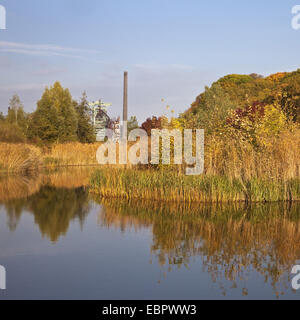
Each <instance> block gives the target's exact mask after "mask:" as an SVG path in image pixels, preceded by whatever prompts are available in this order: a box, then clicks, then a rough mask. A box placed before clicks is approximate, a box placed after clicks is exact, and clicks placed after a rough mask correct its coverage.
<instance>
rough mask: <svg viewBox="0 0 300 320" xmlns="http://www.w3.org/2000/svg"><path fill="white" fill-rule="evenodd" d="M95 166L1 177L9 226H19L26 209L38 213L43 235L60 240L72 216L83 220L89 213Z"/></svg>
mask: <svg viewBox="0 0 300 320" xmlns="http://www.w3.org/2000/svg"><path fill="white" fill-rule="evenodd" d="M93 170H94V169H93V168H91V167H84V168H71V169H68V168H67V169H63V170H62V169H59V170H58V169H53V170H50V171H49V172H47V173H46V172H43V173H38V174H36V175H31V176H9V177H2V178H1V180H0V204H3V205H4V206H5V208H6V212H7V216H8V226H9V228H10V230H15V229H16V228H17V225H18V223H19V220H20V217H21V215H22V212H23V211H24V210H25V209H26V210H28V211H30V212H32V213H33V214H34V216H35V222H36V223H37V224H38V225H39V227H40V230H41V232H42V234H43V235H46V236H48V237H49V238H50V239H51V240H52V241H57V240H58V238H59V236H60V235H63V234H66V232H67V230H68V227H69V223H70V221H71V220H72V219H75V218H78V219H79V220H80V223H81V224H82V223H83V221H84V219H85V217H86V215H87V213H88V200H87V192H85V191H84V189H83V188H82V187H83V186H87V184H88V181H89V177H90V174H91V173H92V172H93Z"/></svg>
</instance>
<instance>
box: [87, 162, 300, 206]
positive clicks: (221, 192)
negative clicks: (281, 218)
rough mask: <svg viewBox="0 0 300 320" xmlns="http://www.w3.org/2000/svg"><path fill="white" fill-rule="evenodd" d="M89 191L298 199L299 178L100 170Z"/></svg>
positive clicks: (169, 197)
mask: <svg viewBox="0 0 300 320" xmlns="http://www.w3.org/2000/svg"><path fill="white" fill-rule="evenodd" d="M90 191H91V192H92V193H95V194H97V195H100V196H101V197H104V198H108V197H113V198H120V199H144V200H156V201H170V202H190V203H191V202H231V201H247V202H264V201H267V202H273V201H298V200H300V180H299V179H288V180H278V179H271V178H269V179H266V178H265V179H262V178H261V179H259V178H252V179H248V180H244V181H243V180H241V179H238V178H228V177H226V176H210V175H203V176H186V175H184V174H181V173H177V172H175V171H171V170H134V169H128V170H122V169H112V168H108V169H100V170H97V171H96V172H95V173H94V174H93V176H92V178H91V188H90Z"/></svg>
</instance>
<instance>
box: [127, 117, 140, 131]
mask: <svg viewBox="0 0 300 320" xmlns="http://www.w3.org/2000/svg"><path fill="white" fill-rule="evenodd" d="M138 127H139V123H138V121H137V118H136V116H132V117H131V118H130V119H129V121H128V123H127V130H128V133H129V132H130V131H132V130H134V129H137V128H138Z"/></svg>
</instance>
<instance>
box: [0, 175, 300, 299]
mask: <svg viewBox="0 0 300 320" xmlns="http://www.w3.org/2000/svg"><path fill="white" fill-rule="evenodd" d="M88 177H89V171H87V170H84V169H80V170H79V169H78V170H72V171H64V172H52V173H48V174H43V175H39V176H35V177H22V178H20V177H9V178H2V179H1V180H0V265H3V266H4V267H5V268H6V272H7V290H0V300H1V299H287V298H289V299H300V291H293V290H292V286H291V279H292V275H291V274H290V273H291V269H292V267H293V265H295V264H297V262H298V264H300V205H299V204H297V203H294V204H272V205H271V204H257V205H252V206H248V207H246V206H245V205H231V206H228V205H223V206H216V205H200V204H198V205H191V206H184V205H182V206H178V205H174V204H162V203H145V202H134V203H130V202H124V201H117V200H101V199H99V198H96V197H93V196H92V195H90V194H89V193H88V192H87V189H86V185H87V182H88Z"/></svg>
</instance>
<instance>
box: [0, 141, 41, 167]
mask: <svg viewBox="0 0 300 320" xmlns="http://www.w3.org/2000/svg"><path fill="white" fill-rule="evenodd" d="M41 161H42V155H41V150H40V149H39V148H38V147H35V146H32V145H25V144H9V143H0V172H5V173H12V172H18V173H26V172H28V171H34V170H37V169H38V167H39V166H40V165H41Z"/></svg>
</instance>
